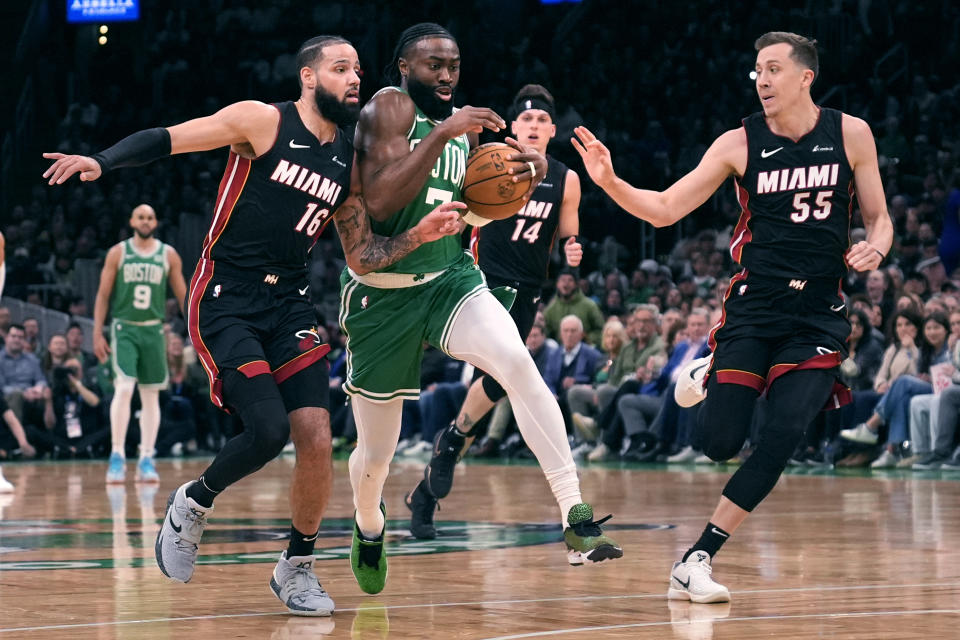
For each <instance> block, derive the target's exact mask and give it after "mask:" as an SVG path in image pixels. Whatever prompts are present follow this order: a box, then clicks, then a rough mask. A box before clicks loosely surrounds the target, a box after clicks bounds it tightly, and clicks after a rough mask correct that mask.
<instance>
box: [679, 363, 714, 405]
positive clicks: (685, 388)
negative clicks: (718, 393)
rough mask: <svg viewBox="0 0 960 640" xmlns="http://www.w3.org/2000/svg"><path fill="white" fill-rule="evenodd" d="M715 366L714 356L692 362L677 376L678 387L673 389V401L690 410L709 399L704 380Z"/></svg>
mask: <svg viewBox="0 0 960 640" xmlns="http://www.w3.org/2000/svg"><path fill="white" fill-rule="evenodd" d="M711 364H713V354H710V355H709V356H706V357H703V358H697V359H696V360H691V361H690V362H688V363H687V365H686V366H685V367H684V368H683V369H681V370H680V373H679V374H678V375H677V386H675V387H674V388H673V399H674V400H675V401H676V403H677V404H678V405H680V406H681V407H684V408H689V407H692V406H694V405H696V404H697V403H698V402H701V401H702V400H703V399H704V398H706V397H707V390H706V389H704V387H703V378H704V376H706V375H707V371H709V370H710V365H711Z"/></svg>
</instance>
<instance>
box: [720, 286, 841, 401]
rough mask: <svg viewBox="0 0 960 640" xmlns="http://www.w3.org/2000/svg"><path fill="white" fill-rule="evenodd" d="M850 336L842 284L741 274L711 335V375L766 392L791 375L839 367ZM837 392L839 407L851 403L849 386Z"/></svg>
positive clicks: (725, 298)
mask: <svg viewBox="0 0 960 640" xmlns="http://www.w3.org/2000/svg"><path fill="white" fill-rule="evenodd" d="M849 335H850V323H849V321H848V320H847V310H846V306H845V303H844V301H843V298H842V297H841V295H840V286H839V281H837V280H812V279H807V280H804V279H799V278H769V277H759V276H755V275H752V274H750V273H748V272H747V271H742V272H741V273H739V274H737V275H736V276H734V277H733V278H732V279H731V281H730V287H729V288H728V290H727V293H726V295H725V296H724V301H723V315H722V316H721V319H720V322H719V323H718V324H717V325H716V326H715V327H714V329H713V330H712V331H711V333H710V346H711V348H712V349H713V353H714V357H713V363H712V365H711V368H710V371H709V375H716V376H717V381H718V382H720V383H733V384H741V385H744V386H748V387H752V388H754V389H756V390H757V391H759V392H763V391H764V390H765V389H766V388H767V387H769V386H770V385H771V384H772V383H773V381H774V380H776V379H777V378H779V377H780V376H782V375H783V374H785V373H787V372H789V371H793V370H802V369H836V368H838V367H839V366H840V363H841V362H842V361H843V359H844V358H846V356H847V338H848V337H849ZM834 390H835V392H836V393H835V396H836V397H834V398H832V400H831V402H832V403H834V404H835V405H836V406H840V405H841V404H845V402H848V401H849V398H848V396H849V390H847V389H846V387H845V386H843V385H838V386H836V387H835V389H834Z"/></svg>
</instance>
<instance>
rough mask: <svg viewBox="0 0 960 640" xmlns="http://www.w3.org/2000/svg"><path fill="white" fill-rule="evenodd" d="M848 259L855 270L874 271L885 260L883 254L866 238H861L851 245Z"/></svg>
mask: <svg viewBox="0 0 960 640" xmlns="http://www.w3.org/2000/svg"><path fill="white" fill-rule="evenodd" d="M846 260H847V264H848V265H850V268H851V269H853V270H854V271H873V270H874V269H876V268H878V267H879V266H880V263H881V262H883V254H882V253H880V250H879V249H877V248H876V247H874V246H873V245H872V244H870V243H869V242H867V241H866V240H861V241H860V242H858V243H857V244H855V245H853V246H852V247H850V250H849V251H847V255H846Z"/></svg>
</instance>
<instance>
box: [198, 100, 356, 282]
mask: <svg viewBox="0 0 960 640" xmlns="http://www.w3.org/2000/svg"><path fill="white" fill-rule="evenodd" d="M274 106H275V107H276V108H277V110H278V111H279V112H280V123H279V125H278V126H277V137H276V140H274V143H273V146H272V147H271V148H270V150H269V151H267V152H266V153H264V154H263V155H261V156H259V157H257V158H255V159H252V160H251V159H250V158H244V157H242V156H240V155H238V154H237V153H235V152H233V151H231V152H230V155H229V158H228V160H227V167H226V169H225V171H224V173H223V179H222V180H221V181H220V190H219V193H218V194H217V201H216V205H215V207H214V211H213V221H212V223H211V225H210V230H209V231H208V232H207V235H206V237H205V238H204V241H203V252H202V254H201V256H202V258H203V259H205V260H213V261H214V262H215V263H217V264H221V265H228V266H229V267H231V268H233V269H240V270H245V271H247V270H249V271H252V272H258V273H267V274H273V275H276V276H277V277H279V278H284V279H286V278H299V277H302V276H303V275H304V274H305V272H306V262H307V256H308V254H309V252H310V250H311V249H312V248H313V245H314V244H315V243H316V241H317V238H318V237H319V236H320V233H321V232H322V231H323V229H324V227H325V226H326V225H327V223H329V222H330V220H331V219H332V218H333V212H334V211H336V209H337V207H339V206H340V205H341V204H342V203H343V201H344V200H346V198H347V195H348V194H349V193H350V171H351V169H352V167H353V145H352V144H351V142H350V141H349V139H348V137H347V135H346V134H345V133H344V131H343V130H341V129H338V130H337V133H336V137H335V139H334V140H333V141H332V142H329V143H326V144H321V143H320V142H319V141H318V140H317V138H316V137H315V136H314V135H313V134H312V133H311V132H310V131H309V130H308V129H307V127H306V126H305V125H304V124H303V121H302V120H301V119H300V114H299V113H298V112H297V107H296V105H295V104H294V103H293V102H283V103H279V104H276V105H274Z"/></svg>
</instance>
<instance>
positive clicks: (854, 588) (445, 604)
mask: <svg viewBox="0 0 960 640" xmlns="http://www.w3.org/2000/svg"><path fill="white" fill-rule="evenodd" d="M923 587H960V582H929V583H917V584H872V585H853V586H851V585H837V586H815V587H790V588H783V589H748V590H743V591H732V592H731V593H732V594H734V595H747V594H768V593H798V592H808V591H838V590H845V591H868V590H873V589H913V588H923ZM623 599H636V600H652V599H657V600H660V599H666V598H665V596H664V595H663V594H653V593H645V594H628V595H606V596H568V597H559V598H529V599H520V600H481V601H476V602H437V603H421V604H397V605H388V606H385V607H383V608H384V609H385V610H387V611H389V610H392V609H418V608H426V607H476V606H484V605H510V604H531V603H536V602H564V601H571V600H576V601H580V602H582V601H584V600H623ZM359 610H360V609H359V607H352V608H348V609H337V610H336V611H337V612H341V613H345V612H348V611H359ZM926 613H960V609H929V610H917V611H888V612H879V611H878V612H863V613H856V612H852V613H832V614H803V615H783V616H757V617H745V618H715V619H714V622H718V621H723V620H726V621H730V622H733V621H739V620H766V619H770V620H777V619H781V618H783V619H786V618H818V617H844V616H874V615H876V616H880V615H907V614H915V615H920V614H926ZM289 615H290V613H288V612H286V611H270V612H256V613H225V614H218V615H205V616H184V617H179V618H147V619H143V620H109V621H106V622H80V623H76V624H56V625H42V626H36V627H13V628H6V629H0V633H13V632H25V631H53V630H59V629H83V628H91V627H110V626H121V625H132V624H156V623H161V622H189V621H191V620H217V619H223V618H257V617H267V616H289ZM686 622H687V621H683V623H686ZM672 624H675V623H674V622H672V621H659V622H638V623H633V624H622V625H612V626H607V627H583V628H579V629H560V630H557V631H538V632H536V633H533V634H527V635H515V636H497V637H496V638H490V639H488V640H507V639H508V638H535V637H538V636H541V637H542V636H546V635H559V634H566V633H575V632H578V631H593V630H604V629H620V628H633V627H645V626H658V625H660V626H662V625H672Z"/></svg>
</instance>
